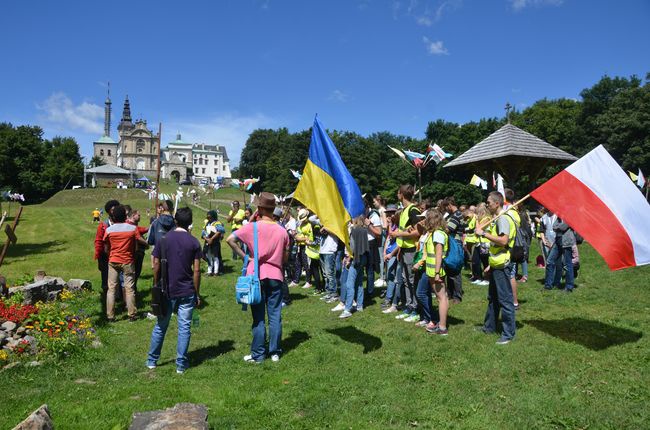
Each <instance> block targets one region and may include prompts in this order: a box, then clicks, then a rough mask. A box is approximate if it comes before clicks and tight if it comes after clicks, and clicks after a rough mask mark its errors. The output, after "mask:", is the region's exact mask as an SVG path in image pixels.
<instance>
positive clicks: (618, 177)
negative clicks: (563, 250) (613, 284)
mask: <svg viewBox="0 0 650 430" xmlns="http://www.w3.org/2000/svg"><path fill="white" fill-rule="evenodd" d="M530 194H531V196H532V197H533V198H534V199H535V200H537V201H538V202H539V203H541V204H542V205H544V206H545V207H546V208H548V209H550V210H551V211H553V212H554V213H556V214H557V215H558V216H559V217H560V218H562V219H563V220H564V221H565V222H566V223H567V224H569V225H570V226H571V228H573V229H574V230H575V231H577V232H578V233H580V234H581V235H582V236H583V237H584V238H585V240H586V241H588V242H589V243H590V244H591V245H592V246H593V247H594V248H595V249H596V251H598V253H599V254H600V255H601V256H602V257H603V258H604V259H605V262H606V263H607V265H608V266H609V268H610V269H611V270H618V269H624V268H626V267H632V266H641V265H644V264H650V205H649V204H648V202H647V201H646V199H645V198H644V197H643V194H641V192H640V191H639V189H638V188H636V186H635V185H634V183H632V182H631V181H630V180H629V179H628V177H627V175H626V174H625V172H624V171H623V170H622V169H621V168H620V166H619V165H618V164H617V163H616V161H614V159H613V158H612V156H611V155H609V153H608V152H607V150H605V148H604V147H603V146H602V145H600V146H598V147H597V148H595V149H593V150H592V151H591V152H589V153H588V154H587V155H585V156H584V157H582V158H581V159H579V160H578V161H576V162H575V163H573V164H571V165H570V166H569V167H567V168H566V169H565V170H563V171H561V172H560V173H558V174H557V175H555V176H554V177H553V178H551V179H550V180H549V181H548V182H546V183H545V184H543V185H542V186H540V187H539V188H537V189H536V190H534V191H533V192H532V193H530Z"/></svg>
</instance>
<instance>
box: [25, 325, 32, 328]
mask: <svg viewBox="0 0 650 430" xmlns="http://www.w3.org/2000/svg"><path fill="white" fill-rule="evenodd" d="M25 328H29V329H32V328H34V326H33V325H26V326H25Z"/></svg>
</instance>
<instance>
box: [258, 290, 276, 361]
mask: <svg viewBox="0 0 650 430" xmlns="http://www.w3.org/2000/svg"><path fill="white" fill-rule="evenodd" d="M260 284H261V285H260V287H261V289H262V303H260V304H257V305H251V313H252V314H253V325H252V327H251V328H252V332H253V342H252V343H251V355H252V356H253V360H255V361H263V360H264V358H265V357H266V324H265V321H264V311H265V310H266V312H267V313H268V320H269V350H268V352H269V354H270V355H273V354H280V353H282V349H281V348H280V340H281V339H282V281H279V280H277V279H262V280H261V281H260Z"/></svg>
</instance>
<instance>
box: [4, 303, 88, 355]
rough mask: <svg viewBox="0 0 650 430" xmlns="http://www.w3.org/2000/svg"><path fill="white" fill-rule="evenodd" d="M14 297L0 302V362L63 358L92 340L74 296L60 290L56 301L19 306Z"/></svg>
mask: <svg viewBox="0 0 650 430" xmlns="http://www.w3.org/2000/svg"><path fill="white" fill-rule="evenodd" d="M79 294H80V295H83V294H84V293H79ZM16 296H17V295H14V296H12V297H11V298H10V299H0V324H1V325H0V327H1V328H0V346H1V347H2V348H1V349H0V351H2V352H3V353H0V362H2V361H10V360H14V359H20V358H21V357H23V356H26V355H40V356H53V357H56V358H64V357H66V356H67V355H69V354H72V353H75V352H80V351H82V350H83V349H84V348H85V347H87V346H88V345H89V344H90V343H91V342H92V341H93V340H94V339H95V338H96V336H95V329H94V328H93V326H92V322H91V320H90V318H89V316H88V315H87V314H85V312H83V310H81V309H79V308H78V307H79V304H80V303H78V300H76V298H77V294H74V293H72V292H70V291H68V290H64V292H62V293H61V295H60V296H59V300H57V301H53V302H49V303H40V302H39V303H37V304H36V305H22V304H20V302H21V301H22V300H21V297H16Z"/></svg>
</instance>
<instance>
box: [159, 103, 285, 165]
mask: <svg viewBox="0 0 650 430" xmlns="http://www.w3.org/2000/svg"><path fill="white" fill-rule="evenodd" d="M275 122H276V121H274V120H273V119H272V118H269V117H267V116H266V115H263V114H255V115H250V116H245V115H244V116H242V115H238V114H236V113H225V114H220V115H217V116H214V117H212V118H207V119H205V120H202V121H196V120H190V121H183V120H179V121H170V122H169V123H167V124H164V127H165V129H166V130H168V134H167V136H163V142H162V143H163V146H164V145H165V144H166V143H167V142H170V141H172V140H174V139H175V138H176V133H181V135H182V137H183V140H184V141H186V142H192V143H205V144H208V145H223V146H225V147H226V151H227V152H228V157H230V165H231V167H233V166H236V165H238V164H239V157H240V156H241V151H242V149H244V145H245V144H246V140H247V139H248V136H249V135H250V134H251V132H252V131H253V130H255V129H258V128H272V127H274V126H275Z"/></svg>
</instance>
